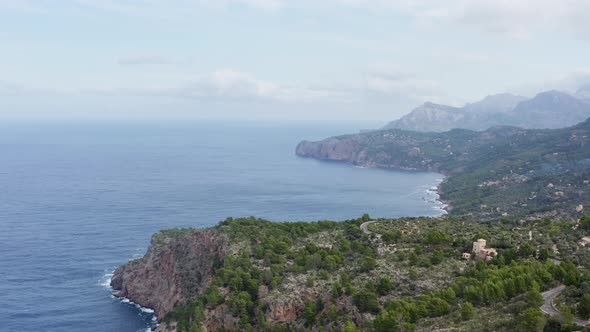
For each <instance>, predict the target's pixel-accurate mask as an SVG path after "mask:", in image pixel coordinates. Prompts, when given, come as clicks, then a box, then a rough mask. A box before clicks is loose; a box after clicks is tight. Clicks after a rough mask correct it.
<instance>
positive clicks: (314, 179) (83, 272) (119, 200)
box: [0, 122, 441, 331]
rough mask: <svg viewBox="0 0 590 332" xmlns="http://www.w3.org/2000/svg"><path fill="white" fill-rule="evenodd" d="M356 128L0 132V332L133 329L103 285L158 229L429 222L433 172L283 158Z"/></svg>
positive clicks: (436, 209) (14, 127)
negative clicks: (308, 142) (263, 222)
mask: <svg viewBox="0 0 590 332" xmlns="http://www.w3.org/2000/svg"><path fill="white" fill-rule="evenodd" d="M358 127H359V125H358V124H348V125H331V126H326V125H317V124H316V125H308V124H295V125H287V124H282V125H252V124H247V125H243V124H232V125H228V124H219V123H199V122H189V123H180V122H176V123H173V122H168V123H119V124H109V123H94V124H92V123H90V122H88V123H70V124H57V123H54V124H23V123H9V124H0V151H1V153H0V227H1V229H2V234H1V235H0V267H1V273H0V330H2V331H138V330H145V329H146V327H148V326H149V325H150V324H151V320H152V317H151V315H150V314H149V313H147V312H143V311H141V310H139V309H138V308H136V307H134V306H133V305H129V304H125V303H122V302H121V301H120V300H118V299H114V298H112V297H111V296H110V291H109V289H108V287H106V284H107V283H108V276H109V273H111V272H112V271H113V270H114V269H115V268H116V267H117V266H118V265H120V264H122V263H124V262H125V261H127V260H128V259H130V258H133V257H139V256H141V255H143V253H144V252H145V250H146V248H147V245H148V244H149V239H150V236H151V235H152V234H153V233H154V232H156V231H158V230H159V229H162V228H170V227H188V226H193V227H201V226H211V225H214V224H216V223H217V222H218V221H220V220H222V219H225V218H226V217H228V216H234V217H238V216H250V215H254V216H258V217H264V218H269V219H272V220H305V221H308V220H319V219H330V220H344V219H349V218H356V217H358V216H360V215H362V214H363V213H365V212H367V213H370V214H371V215H372V216H389V217H394V216H405V215H411V216H418V215H436V214H440V205H438V204H436V203H434V202H433V199H434V195H433V194H432V193H429V192H428V191H427V190H428V189H429V188H430V187H432V186H434V185H436V184H437V182H438V181H440V178H441V176H440V175H439V174H433V173H408V172H392V171H383V170H376V169H363V168H357V167H354V166H352V165H348V164H338V163H322V162H317V161H315V160H311V159H302V158H298V157H296V156H295V155H294V148H295V145H296V144H297V143H298V142H299V141H300V140H301V139H320V138H324V137H326V136H331V135H336V134H341V133H345V132H354V131H356V129H357V128H358Z"/></svg>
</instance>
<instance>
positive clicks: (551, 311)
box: [541, 285, 565, 316]
mask: <svg viewBox="0 0 590 332" xmlns="http://www.w3.org/2000/svg"><path fill="white" fill-rule="evenodd" d="M564 289H565V286H564V285H561V286H558V287H555V288H551V289H550V290H548V291H545V292H543V293H541V295H543V300H544V301H545V303H543V305H542V306H541V311H543V312H544V313H546V314H548V315H550V316H558V315H560V314H561V313H560V312H559V311H557V310H555V308H553V304H552V301H553V299H554V298H555V297H556V296H557V295H559V294H560V293H561V292H563V290H564Z"/></svg>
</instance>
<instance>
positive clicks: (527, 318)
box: [516, 308, 545, 332]
mask: <svg viewBox="0 0 590 332" xmlns="http://www.w3.org/2000/svg"><path fill="white" fill-rule="evenodd" d="M544 326H545V317H544V316H543V312H542V311H541V310H539V308H528V309H526V310H524V311H523V312H521V313H520V314H518V316H517V317H516V331H521V332H541V331H543V327H544Z"/></svg>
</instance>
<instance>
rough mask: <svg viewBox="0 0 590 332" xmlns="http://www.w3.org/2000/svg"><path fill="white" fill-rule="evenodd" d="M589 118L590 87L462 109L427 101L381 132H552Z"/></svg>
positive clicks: (504, 97)
mask: <svg viewBox="0 0 590 332" xmlns="http://www.w3.org/2000/svg"><path fill="white" fill-rule="evenodd" d="M588 117H590V87H582V88H580V89H579V90H578V91H577V92H576V93H575V94H573V95H572V94H568V93H565V92H561V91H556V90H551V91H545V92H541V93H539V94H537V95H536V96H535V97H533V98H530V99H529V98H526V97H522V96H516V95H512V94H508V93H503V94H496V95H491V96H487V97H486V98H484V99H482V100H481V101H478V102H475V103H469V104H466V105H465V106H463V107H452V106H447V105H439V104H433V103H429V102H427V103H424V104H423V105H421V106H419V107H417V108H415V109H414V110H412V111H411V112H410V113H409V114H407V115H405V116H403V117H401V118H400V119H398V120H395V121H392V122H390V123H389V124H387V125H386V126H385V127H384V128H383V129H404V130H413V131H423V132H428V131H434V132H443V131H448V130H451V129H453V128H462V129H471V130H485V129H488V128H490V127H493V126H498V125H509V126H518V127H523V128H538V129H543V128H545V129H555V128H563V127H567V126H571V125H574V124H576V123H579V122H581V121H584V120H585V119H586V118H588Z"/></svg>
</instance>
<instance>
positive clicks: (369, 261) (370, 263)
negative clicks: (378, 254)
mask: <svg viewBox="0 0 590 332" xmlns="http://www.w3.org/2000/svg"><path fill="white" fill-rule="evenodd" d="M375 266H377V261H375V258H373V257H371V256H366V257H365V260H364V261H363V264H362V265H361V271H362V272H369V271H371V270H373V269H374V268H375Z"/></svg>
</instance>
